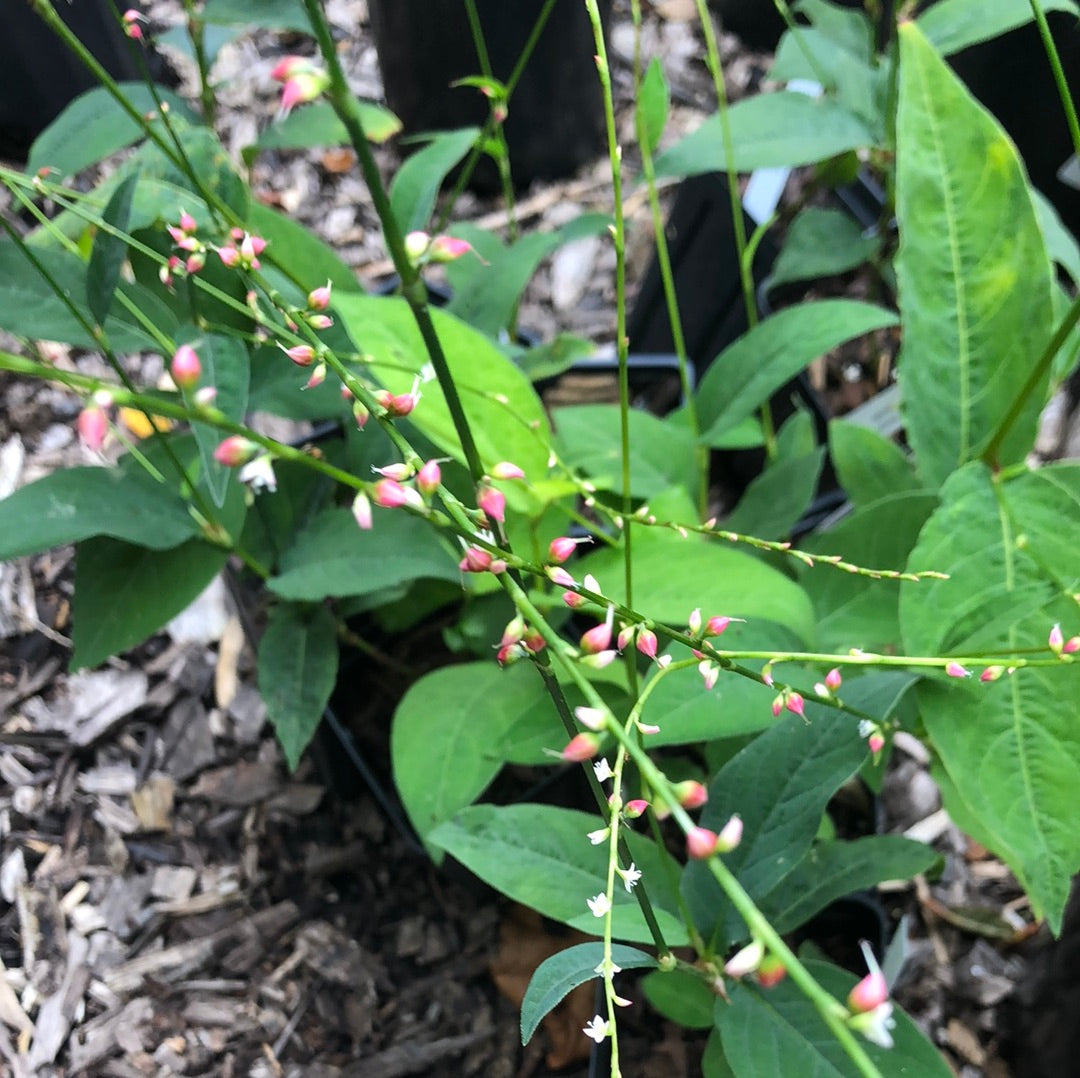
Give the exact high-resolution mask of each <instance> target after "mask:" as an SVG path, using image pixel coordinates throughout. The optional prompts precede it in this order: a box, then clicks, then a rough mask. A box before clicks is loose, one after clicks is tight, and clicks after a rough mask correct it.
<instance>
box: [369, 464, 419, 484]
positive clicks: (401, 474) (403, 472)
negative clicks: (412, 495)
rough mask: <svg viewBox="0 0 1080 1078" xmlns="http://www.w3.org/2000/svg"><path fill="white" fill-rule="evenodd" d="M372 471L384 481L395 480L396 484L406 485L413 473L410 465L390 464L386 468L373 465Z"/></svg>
mask: <svg viewBox="0 0 1080 1078" xmlns="http://www.w3.org/2000/svg"><path fill="white" fill-rule="evenodd" d="M371 470H372V471H373V472H374V473H375V474H376V475H381V476H382V477H383V478H384V479H393V480H394V482H395V483H404V482H405V480H406V479H409V478H410V477H411V476H412V473H413V470H412V465H410V464H388V465H387V466H386V467H385V468H376V467H375V466H374V465H372V468H371Z"/></svg>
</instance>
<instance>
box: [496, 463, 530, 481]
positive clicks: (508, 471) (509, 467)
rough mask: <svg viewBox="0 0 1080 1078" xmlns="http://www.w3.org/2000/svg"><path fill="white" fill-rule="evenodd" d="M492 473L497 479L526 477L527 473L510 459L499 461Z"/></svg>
mask: <svg viewBox="0 0 1080 1078" xmlns="http://www.w3.org/2000/svg"><path fill="white" fill-rule="evenodd" d="M491 474H492V476H493V477H494V478H495V479H524V478H525V473H524V472H523V471H522V470H521V469H520V468H519V467H518V466H517V465H516V464H511V463H510V461H508V460H501V461H499V463H498V464H496V465H495V467H494V468H492V469H491Z"/></svg>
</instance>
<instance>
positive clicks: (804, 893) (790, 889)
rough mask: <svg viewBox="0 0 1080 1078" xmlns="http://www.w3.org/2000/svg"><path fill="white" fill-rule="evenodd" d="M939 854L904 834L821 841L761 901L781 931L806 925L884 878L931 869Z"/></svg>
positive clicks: (774, 925)
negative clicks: (831, 904)
mask: <svg viewBox="0 0 1080 1078" xmlns="http://www.w3.org/2000/svg"><path fill="white" fill-rule="evenodd" d="M938 860H939V858H938V855H937V854H936V853H935V852H934V851H933V850H932V849H931V848H930V847H929V846H925V845H923V843H921V842H912V841H911V839H907V838H902V837H901V836H900V835H870V836H868V837H867V838H860V839H856V840H854V841H853V842H816V843H814V845H813V846H812V847H811V849H810V852H809V853H807V855H806V856H805V857H804V858H803V859H802V860H801V861H800V862H799V863H798V864H797V865H796V866H795V868H794V869H793V870H792V871H791V873H790V874H789V875H787V876H786V877H785V878H784V879H783V880H781V881H780V883H779V884H778V885H777V887H776V888H775V889H774V890H772V891H770V892H769V894H767V895H765V897H764V898H763V899H762V900H761V903H760V905H761V909H762V912H764V913H765V915H766V916H767V917H768V918H769V921H770V923H771V924H772V926H773V928H775V929H776V931H777V932H790V931H792V929H795V928H798V927H799V925H801V924H805V923H806V922H807V921H809V920H810V918H811V917H813V916H814V914H816V913H819V912H820V911H821V910H823V909H824V908H825V907H826V906H827V905H829V903H830V902H835V901H836V900H837V899H838V898H843V897H844V895H849V894H851V893H852V892H854V891H862V890H865V889H866V888H869V887H873V886H874V885H875V884H877V883H880V882H881V881H882V880H908V879H911V877H912V876H915V875H916V874H918V873H920V872H927V871H929V869H930V868H931V867H932V866H933V865H934V863H935V862H936V861H938Z"/></svg>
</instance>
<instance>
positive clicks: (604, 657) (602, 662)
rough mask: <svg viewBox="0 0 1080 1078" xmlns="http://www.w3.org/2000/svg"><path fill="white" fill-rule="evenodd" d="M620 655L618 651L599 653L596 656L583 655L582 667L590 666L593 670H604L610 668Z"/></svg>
mask: <svg viewBox="0 0 1080 1078" xmlns="http://www.w3.org/2000/svg"><path fill="white" fill-rule="evenodd" d="M618 657H619V653H618V652H617V651H613V650H609V651H598V652H597V653H596V654H595V655H582V657H581V660H580V661H581V664H582V666H588V667H589V668H591V669H593V670H603V669H604V668H605V667H607V666H610V665H611V664H612V663H613V662H614V661H615V660H616V659H617V658H618Z"/></svg>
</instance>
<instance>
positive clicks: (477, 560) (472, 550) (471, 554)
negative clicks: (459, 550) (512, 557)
mask: <svg viewBox="0 0 1080 1078" xmlns="http://www.w3.org/2000/svg"><path fill="white" fill-rule="evenodd" d="M491 565H492V562H491V554H490V553H489V552H488V551H486V550H484V549H483V548H482V547H478V546H471V547H466V549H465V554H464V556H463V557H462V559H461V561H459V562H458V568H459V569H460V570H461V571H462V572H463V573H486V572H487V571H488V570H489V569H490V568H491Z"/></svg>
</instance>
